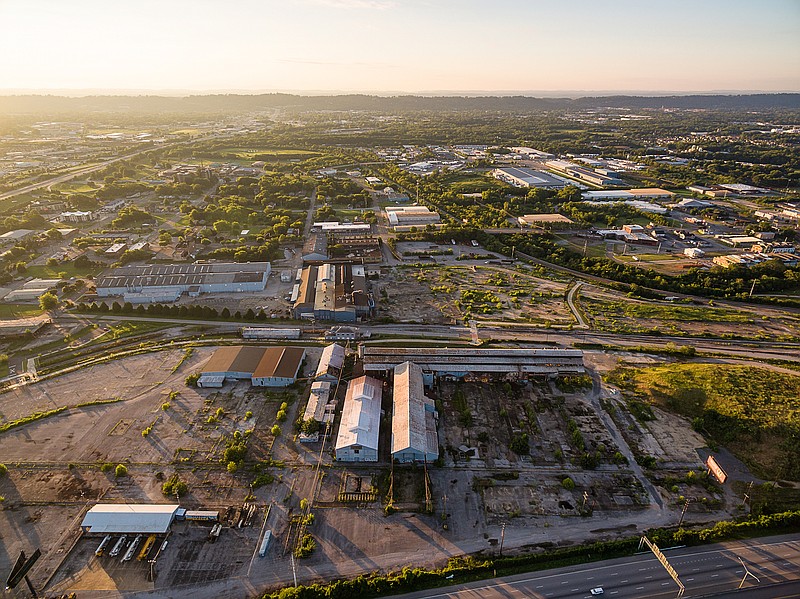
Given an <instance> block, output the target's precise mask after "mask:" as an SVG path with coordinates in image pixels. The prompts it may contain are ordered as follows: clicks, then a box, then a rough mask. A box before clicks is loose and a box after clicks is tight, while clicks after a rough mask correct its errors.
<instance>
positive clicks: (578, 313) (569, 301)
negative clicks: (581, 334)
mask: <svg viewBox="0 0 800 599" xmlns="http://www.w3.org/2000/svg"><path fill="white" fill-rule="evenodd" d="M582 285H583V281H578V282H577V283H575V285H573V287H572V288H571V289H570V290H569V293H568V294H567V305H568V306H569V309H570V310H572V315H573V316H574V317H575V320H577V321H578V328H581V329H588V328H589V325H588V324H586V321H585V320H584V319H583V315H582V314H581V311H580V310H578V308H577V306H576V305H575V296H576V295H577V293H578V291H579V290H580V288H581V286H582Z"/></svg>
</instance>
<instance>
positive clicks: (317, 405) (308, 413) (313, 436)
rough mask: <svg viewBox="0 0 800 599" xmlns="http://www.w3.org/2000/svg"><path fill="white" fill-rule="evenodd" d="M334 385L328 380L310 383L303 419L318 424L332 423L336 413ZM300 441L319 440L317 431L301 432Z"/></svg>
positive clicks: (312, 441) (310, 441)
mask: <svg viewBox="0 0 800 599" xmlns="http://www.w3.org/2000/svg"><path fill="white" fill-rule="evenodd" d="M335 392H336V387H335V386H334V385H333V383H329V382H328V381H315V382H313V383H311V393H309V396H308V403H307V404H306V409H305V411H304V412H303V421H305V422H308V421H309V420H313V421H315V422H318V423H319V424H326V425H330V424H333V419H334V416H335V413H336V397H335ZM299 437H300V441H301V442H302V443H315V442H316V441H319V432H316V433H306V432H301V433H300V435H299Z"/></svg>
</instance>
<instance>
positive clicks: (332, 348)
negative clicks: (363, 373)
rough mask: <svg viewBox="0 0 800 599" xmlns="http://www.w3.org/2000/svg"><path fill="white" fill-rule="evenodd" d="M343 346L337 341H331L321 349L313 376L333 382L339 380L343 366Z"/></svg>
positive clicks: (319, 379)
mask: <svg viewBox="0 0 800 599" xmlns="http://www.w3.org/2000/svg"><path fill="white" fill-rule="evenodd" d="M344 355H345V354H344V348H343V347H342V346H341V345H339V344H338V343H331V344H330V345H327V346H325V349H323V350H322V356H321V357H320V359H319V364H318V365H317V372H316V374H315V375H314V378H315V379H316V380H318V381H329V382H332V383H335V382H336V381H338V380H339V377H340V376H341V374H342V367H343V366H344Z"/></svg>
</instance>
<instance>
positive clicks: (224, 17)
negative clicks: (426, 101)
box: [0, 0, 800, 94]
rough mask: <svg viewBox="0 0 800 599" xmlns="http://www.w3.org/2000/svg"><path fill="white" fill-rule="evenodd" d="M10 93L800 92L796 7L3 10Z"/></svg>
mask: <svg viewBox="0 0 800 599" xmlns="http://www.w3.org/2000/svg"><path fill="white" fill-rule="evenodd" d="M0 31H2V34H0V93H16V92H19V91H30V90H36V91H45V90H51V91H56V92H57V91H59V90H73V91H76V90H92V91H98V90H100V91H108V92H114V91H162V92H164V91H167V92H168V91H171V90H172V91H177V92H204V91H215V92H216V91H238V92H262V91H291V92H312V93H319V92H370V93H386V94H390V93H447V92H456V93H457V92H460V93H487V92H488V93H512V92H523V93H524V92H528V93H530V92H540V93H541V92H558V91H562V92H576V91H578V92H579V91H586V92H614V91H628V92H650V93H656V92H713V91H726V92H731V91H794V92H798V91H800V0H659V1H652V0H635V1H634V0H558V1H543V0H0Z"/></svg>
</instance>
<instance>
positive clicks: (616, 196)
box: [581, 187, 675, 201]
mask: <svg viewBox="0 0 800 599" xmlns="http://www.w3.org/2000/svg"><path fill="white" fill-rule="evenodd" d="M674 196H675V194H674V193H672V192H671V191H667V190H666V189H661V188H659V187H642V188H636V189H617V190H613V191H612V190H608V191H605V190H604V191H584V192H583V193H582V194H581V197H582V198H583V199H584V200H590V201H591V200H671V199H672V198H673V197H674Z"/></svg>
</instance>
